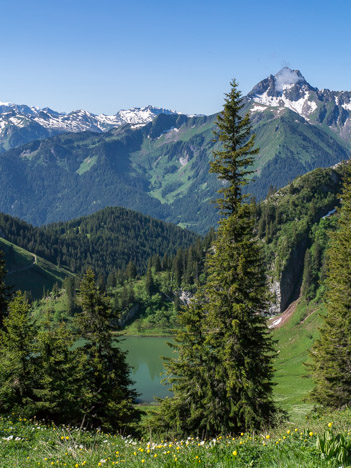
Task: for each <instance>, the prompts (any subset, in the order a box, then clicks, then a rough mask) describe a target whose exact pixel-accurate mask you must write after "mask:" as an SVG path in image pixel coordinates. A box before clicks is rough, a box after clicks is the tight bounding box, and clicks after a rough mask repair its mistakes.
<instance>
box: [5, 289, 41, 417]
mask: <svg viewBox="0 0 351 468" xmlns="http://www.w3.org/2000/svg"><path fill="white" fill-rule="evenodd" d="M8 308H9V313H8V316H6V317H5V318H4V320H3V330H1V336H0V410H1V411H2V412H8V411H16V410H20V409H22V410H23V411H25V413H23V411H22V414H27V415H32V413H33V405H34V394H33V388H34V387H35V383H34V382H35V372H34V367H33V360H32V359H30V356H32V353H33V342H34V338H35V327H34V324H33V321H32V318H31V314H30V305H29V303H28V301H27V300H26V298H25V296H24V295H23V294H22V293H20V292H18V293H17V294H16V295H15V297H14V298H13V299H12V300H11V302H10V303H9V307H8Z"/></svg>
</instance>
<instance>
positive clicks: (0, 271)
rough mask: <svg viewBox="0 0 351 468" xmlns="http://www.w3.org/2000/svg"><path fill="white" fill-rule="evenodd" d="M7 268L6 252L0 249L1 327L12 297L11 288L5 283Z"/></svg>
mask: <svg viewBox="0 0 351 468" xmlns="http://www.w3.org/2000/svg"><path fill="white" fill-rule="evenodd" d="M6 273H7V270H6V265H5V259H4V254H3V252H2V250H0V327H1V324H2V321H3V319H4V317H5V316H6V314H7V306H8V302H9V299H10V289H11V288H9V287H8V286H6V283H5V276H6Z"/></svg>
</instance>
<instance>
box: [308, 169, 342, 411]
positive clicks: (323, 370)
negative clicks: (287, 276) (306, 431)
mask: <svg viewBox="0 0 351 468" xmlns="http://www.w3.org/2000/svg"><path fill="white" fill-rule="evenodd" d="M338 215H339V219H338V229H337V231H336V232H334V233H332V234H331V245H330V248H329V249H328V253H327V279H326V304H327V315H326V316H325V319H324V324H323V326H322V328H321V330H320V338H319V339H318V340H317V341H316V342H315V344H314V346H313V348H312V351H311V356H312V358H313V364H312V375H313V378H314V381H315V387H314V389H313V391H312V393H311V397H312V400H314V401H315V402H316V403H318V404H320V405H322V406H326V407H332V408H340V407H342V406H350V405H351V161H348V163H347V164H346V165H345V174H344V186H343V191H342V195H341V207H340V210H339V213H338Z"/></svg>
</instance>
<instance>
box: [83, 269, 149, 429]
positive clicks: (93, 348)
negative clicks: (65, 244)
mask: <svg viewBox="0 0 351 468" xmlns="http://www.w3.org/2000/svg"><path fill="white" fill-rule="evenodd" d="M79 302H80V305H81V313H80V314H78V318H77V322H76V327H77V330H79V335H80V337H81V338H83V339H84V341H85V343H84V345H83V346H82V347H80V348H79V350H80V353H81V361H82V363H83V369H84V386H82V392H81V396H80V405H81V409H82V414H83V423H82V425H83V426H95V427H103V428H104V429H108V430H114V431H120V432H127V433H132V432H137V423H138V422H139V420H140V416H141V412H140V411H139V410H138V409H136V408H135V406H134V400H135V399H136V397H137V393H136V391H135V390H133V389H132V388H130V386H131V384H132V383H133V382H132V380H131V379H130V368H129V366H128V364H127V362H126V353H125V352H123V351H122V350H121V349H120V348H119V347H118V334H116V330H115V329H114V327H113V326H112V318H113V317H112V308H111V305H110V300H109V299H108V297H107V296H106V295H105V293H103V292H101V291H100V290H99V289H98V287H97V286H96V283H95V274H94V272H93V271H92V270H91V269H88V271H87V273H86V275H85V276H84V277H83V279H82V281H81V284H80V294H79Z"/></svg>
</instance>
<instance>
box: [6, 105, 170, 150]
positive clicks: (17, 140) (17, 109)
mask: <svg viewBox="0 0 351 468" xmlns="http://www.w3.org/2000/svg"><path fill="white" fill-rule="evenodd" d="M159 114H177V113H176V112H175V111H172V110H168V109H160V108H157V107H153V106H147V107H142V108H139V107H134V108H133V109H129V110H121V111H119V112H117V114H115V115H104V114H99V115H95V114H92V113H90V112H87V111H85V110H77V111H74V112H70V113H69V114H66V113H60V112H56V111H54V110H52V109H49V108H48V107H46V108H44V109H39V108H38V107H29V106H26V105H18V104H12V103H9V102H0V152H2V151H6V150H8V149H11V148H14V147H17V146H20V145H23V144H25V143H28V142H30V141H33V140H37V139H38V140H42V139H45V138H49V137H50V136H53V135H58V134H60V133H67V132H74V133H78V132H85V131H91V132H98V133H101V132H106V131H108V130H110V129H111V128H116V127H120V126H121V125H124V124H130V125H131V126H132V127H134V128H135V127H138V126H142V125H145V124H146V123H148V122H151V121H152V120H153V119H154V118H155V117H156V116H157V115H159Z"/></svg>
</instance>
